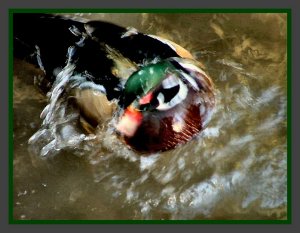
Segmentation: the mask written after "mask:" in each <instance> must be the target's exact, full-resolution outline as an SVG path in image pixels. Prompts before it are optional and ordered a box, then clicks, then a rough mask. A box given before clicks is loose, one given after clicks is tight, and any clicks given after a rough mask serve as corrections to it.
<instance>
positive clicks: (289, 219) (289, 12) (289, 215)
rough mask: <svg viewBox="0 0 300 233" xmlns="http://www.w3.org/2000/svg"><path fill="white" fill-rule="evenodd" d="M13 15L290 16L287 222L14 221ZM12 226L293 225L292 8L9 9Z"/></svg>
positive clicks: (288, 35)
mask: <svg viewBox="0 0 300 233" xmlns="http://www.w3.org/2000/svg"><path fill="white" fill-rule="evenodd" d="M14 13H191V14H192V13H286V14H287V189H288V190H287V219H286V220H15V219H14V217H13V205H14V201H13V193H14V189H13V175H14V174H13V157H14V151H13V148H14V141H13V120H14V113H13V30H12V29H13V14H14ZM8 16H9V46H8V49H9V51H8V52H9V77H8V78H9V82H8V85H9V86H8V89H9V97H8V100H9V106H8V108H9V109H8V119H9V122H8V125H9V164H8V167H9V189H8V190H9V203H8V204H9V224H291V223H292V208H291V206H292V203H291V202H292V187H291V185H292V170H291V169H292V166H291V160H292V155H291V152H292V150H291V148H292V145H291V135H292V126H291V123H292V108H291V106H292V103H291V101H292V93H291V91H292V88H291V82H292V76H291V75H292V66H291V58H292V54H291V53H292V50H291V46H292V38H291V33H292V32H291V26H292V25H291V24H292V10H291V9H277V8H276V9H255V8H253V9H157V8H156V9H116V8H113V9H112V8H105V9H55V8H53V9H20V8H18V9H9V14H8Z"/></svg>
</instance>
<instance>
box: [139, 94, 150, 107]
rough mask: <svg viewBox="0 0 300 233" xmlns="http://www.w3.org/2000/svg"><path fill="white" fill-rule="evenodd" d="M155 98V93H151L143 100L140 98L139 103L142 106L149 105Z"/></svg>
mask: <svg viewBox="0 0 300 233" xmlns="http://www.w3.org/2000/svg"><path fill="white" fill-rule="evenodd" d="M152 98H153V92H149V93H148V94H147V95H145V96H143V97H142V98H140V100H139V103H140V104H141V105H142V104H149V103H150V101H151V100H152Z"/></svg>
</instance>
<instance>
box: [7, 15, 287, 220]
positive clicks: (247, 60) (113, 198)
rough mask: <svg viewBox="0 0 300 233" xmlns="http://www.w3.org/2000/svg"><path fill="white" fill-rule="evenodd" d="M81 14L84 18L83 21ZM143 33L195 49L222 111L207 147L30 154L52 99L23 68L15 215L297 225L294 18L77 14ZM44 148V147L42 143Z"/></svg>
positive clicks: (17, 79)
mask: <svg viewBox="0 0 300 233" xmlns="http://www.w3.org/2000/svg"><path fill="white" fill-rule="evenodd" d="M72 17H73V16H72ZM76 17H83V18H86V19H100V20H107V21H110V22H114V23H118V24H120V25H122V26H133V27H136V28H137V29H139V30H140V31H143V32H147V33H152V34H157V35H161V36H164V37H167V38H169V39H171V40H173V41H175V42H177V43H179V44H181V45H183V47H186V48H187V49H189V50H190V51H191V52H192V53H193V54H194V55H195V56H196V57H197V58H199V59H200V60H201V61H202V62H203V63H204V64H205V65H206V67H207V69H208V73H209V74H210V76H211V77H212V79H213V81H214V83H215V86H216V89H217V107H216V111H215V113H214V115H213V118H212V121H211V122H210V123H209V125H208V128H207V129H206V130H205V131H204V132H203V133H202V134H201V135H200V136H199V138H198V139H196V140H194V141H192V142H190V143H188V144H187V145H184V146H182V147H180V148H178V149H176V150H174V151H170V152H166V153H163V154H155V155H152V156H150V157H138V156H136V155H135V154H134V153H132V152H130V151H128V150H127V149H126V148H122V146H121V145H119V144H118V143H117V142H116V141H115V139H114V137H113V136H111V135H107V134H105V132H102V134H101V135H100V136H101V137H103V138H102V141H101V143H100V144H101V145H99V142H98V143H97V144H96V143H94V144H93V142H87V144H89V145H88V149H87V150H86V151H85V153H78V150H77V149H76V148H73V149H72V148H71V149H70V148H69V149H68V150H64V151H60V152H58V153H57V154H56V155H55V156H53V157H50V158H48V159H41V158H40V157H38V155H36V154H35V153H33V152H34V151H35V148H34V147H33V148H29V147H28V143H27V142H28V139H29V138H30V137H31V136H32V135H33V134H34V133H35V132H36V131H37V130H38V129H39V127H40V124H41V120H40V119H39V115H40V112H41V111H42V109H43V108H44V107H45V106H46V104H47V99H46V97H45V96H44V95H43V94H42V93H40V92H39V91H38V90H37V89H36V88H35V87H34V85H33V76H34V75H36V74H37V70H35V69H34V68H33V67H32V66H30V65H28V64H25V63H24V62H20V61H18V60H15V62H14V105H13V108H14V218H15V219H286V217H287V210H286V208H287V182H286V180H287V144H286V143H287V136H286V133H287V127H286V121H287V118H286V111H287V110H286V108H287V104H286V102H287V85H286V83H287V76H286V73H287V72H286V23H287V22H286V16H285V15H284V14H77V16H76ZM36 147H37V148H39V145H36Z"/></svg>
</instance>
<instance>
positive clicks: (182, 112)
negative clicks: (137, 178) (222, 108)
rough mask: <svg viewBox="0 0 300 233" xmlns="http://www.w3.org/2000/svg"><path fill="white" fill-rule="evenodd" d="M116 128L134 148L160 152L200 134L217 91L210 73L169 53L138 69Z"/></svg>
mask: <svg viewBox="0 0 300 233" xmlns="http://www.w3.org/2000/svg"><path fill="white" fill-rule="evenodd" d="M122 104H123V107H124V110H123V111H121V114H120V117H119V120H118V123H117V125H116V130H117V132H118V134H119V135H120V137H121V138H122V139H123V141H125V143H126V144H128V145H129V146H130V147H131V148H132V149H134V150H136V151H138V152H147V153H148V152H159V151H166V150H170V149H173V148H175V147H176V146H177V145H179V144H183V143H186V142H188V141H189V140H191V139H192V138H193V137H195V136H196V135H197V134H198V133H199V132H201V130H202V129H203V128H204V127H205V126H206V125H207V123H208V121H209V119H210V116H211V113H212V110H213V107H214V105H215V97H214V93H213V84H212V82H211V80H210V78H209V77H208V75H207V74H206V73H205V72H204V71H203V70H202V69H201V68H199V67H198V65H197V63H196V62H195V61H193V60H190V59H183V58H170V59H166V60H163V61H160V62H157V63H155V64H150V65H147V66H145V67H143V68H142V69H140V70H139V71H137V72H135V73H133V74H132V75H131V76H130V77H129V79H128V80H127V82H126V84H125V87H124V93H123V103H122Z"/></svg>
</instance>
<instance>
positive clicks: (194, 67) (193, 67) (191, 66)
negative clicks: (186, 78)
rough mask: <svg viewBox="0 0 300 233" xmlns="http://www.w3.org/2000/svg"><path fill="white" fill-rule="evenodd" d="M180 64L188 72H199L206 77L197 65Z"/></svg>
mask: <svg viewBox="0 0 300 233" xmlns="http://www.w3.org/2000/svg"><path fill="white" fill-rule="evenodd" d="M179 64H180V65H181V66H182V67H184V68H186V69H187V70H193V71H197V72H199V73H201V74H203V75H205V73H204V71H203V70H201V69H200V68H199V67H197V66H195V65H193V64H191V63H183V62H179Z"/></svg>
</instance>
